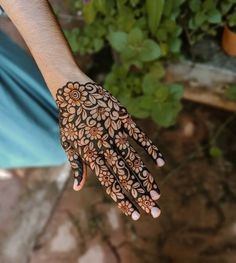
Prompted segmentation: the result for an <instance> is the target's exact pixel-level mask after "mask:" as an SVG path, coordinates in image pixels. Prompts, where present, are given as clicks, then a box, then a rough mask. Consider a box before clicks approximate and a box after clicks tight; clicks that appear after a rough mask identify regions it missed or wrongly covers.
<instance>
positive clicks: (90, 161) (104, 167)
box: [56, 82, 164, 220]
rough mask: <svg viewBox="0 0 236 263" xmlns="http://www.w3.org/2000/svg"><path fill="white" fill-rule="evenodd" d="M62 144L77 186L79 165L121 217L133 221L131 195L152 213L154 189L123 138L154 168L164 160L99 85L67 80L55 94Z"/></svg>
mask: <svg viewBox="0 0 236 263" xmlns="http://www.w3.org/2000/svg"><path fill="white" fill-rule="evenodd" d="M56 103H57V106H58V108H59V125H60V135H61V144H62V146H63V148H64V150H65V151H66V153H67V155H68V160H69V161H70V163H71V167H72V169H73V172H74V177H75V179H76V183H77V185H79V184H80V182H81V180H82V179H83V173H84V167H85V166H84V165H85V164H86V165H88V166H89V167H90V168H91V169H92V170H93V171H94V173H95V174H96V176H97V177H98V180H99V181H100V183H101V184H102V185H103V186H104V187H105V189H106V192H107V194H108V195H110V196H111V198H112V199H113V200H114V201H115V202H117V203H118V207H119V208H120V209H121V210H122V212H123V213H124V214H125V215H129V216H132V218H133V219H134V220H136V219H138V217H139V212H138V209H137V208H136V206H135V205H134V203H133V202H132V201H131V200H130V199H129V198H128V196H127V195H128V194H130V195H131V196H132V197H133V198H134V200H135V202H136V203H137V204H138V205H139V207H141V208H142V209H143V210H144V211H145V212H147V213H150V212H152V210H153V209H152V208H155V209H157V207H158V206H157V204H156V203H155V200H157V199H158V198H159V193H160V191H159V189H158V186H157V184H156V183H155V182H154V178H153V177H152V175H151V174H150V172H149V171H148V169H147V168H146V167H145V165H144V163H143V162H142V160H141V158H140V157H139V155H138V154H137V152H136V151H135V149H134V148H133V147H132V146H131V145H130V144H129V142H128V136H130V137H131V138H133V139H134V140H135V141H136V142H137V143H138V144H140V145H141V146H142V147H143V148H144V149H145V150H146V152H147V153H148V154H149V155H150V156H151V157H152V159H153V160H154V161H155V162H156V163H157V165H159V166H162V165H163V164H164V160H163V157H162V154H161V153H160V152H159V150H158V148H157V147H156V146H155V145H153V143H152V141H151V140H150V139H149V138H148V137H147V136H146V135H145V134H144V133H143V132H142V131H141V130H140V128H138V127H137V125H136V124H135V122H134V121H133V120H132V118H131V116H130V115H129V114H128V112H127V110H126V109H125V108H124V107H123V106H122V105H121V104H120V102H119V101H118V100H117V99H116V98H115V97H113V96H112V95H111V94H110V93H109V92H108V91H106V90H105V89H104V88H103V87H102V86H100V85H98V84H96V83H92V82H88V83H86V84H80V83H78V82H68V83H67V84H66V85H65V86H63V87H62V88H59V89H58V90H57V94H56Z"/></svg>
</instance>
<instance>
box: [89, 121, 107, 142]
mask: <svg viewBox="0 0 236 263" xmlns="http://www.w3.org/2000/svg"><path fill="white" fill-rule="evenodd" d="M102 132H103V128H102V127H101V124H100V123H98V124H97V126H94V127H89V126H88V127H85V134H86V135H87V138H90V139H91V140H94V139H100V138H101V135H102Z"/></svg>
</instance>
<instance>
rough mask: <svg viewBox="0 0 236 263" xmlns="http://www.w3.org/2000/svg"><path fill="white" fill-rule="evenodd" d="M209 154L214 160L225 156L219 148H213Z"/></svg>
mask: <svg viewBox="0 0 236 263" xmlns="http://www.w3.org/2000/svg"><path fill="white" fill-rule="evenodd" d="M209 154H210V156H211V157H213V158H219V157H222V155H223V153H222V151H221V149H220V148H219V147H217V146H212V147H211V148H210V150H209Z"/></svg>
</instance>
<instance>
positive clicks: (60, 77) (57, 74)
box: [44, 65, 93, 98]
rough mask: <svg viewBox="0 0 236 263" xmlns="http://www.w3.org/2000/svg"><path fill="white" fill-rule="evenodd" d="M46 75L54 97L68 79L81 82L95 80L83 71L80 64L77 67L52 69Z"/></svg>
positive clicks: (45, 77) (46, 80)
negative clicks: (79, 66)
mask: <svg viewBox="0 0 236 263" xmlns="http://www.w3.org/2000/svg"><path fill="white" fill-rule="evenodd" d="M46 75H47V76H44V79H45V82H46V84H47V86H48V88H49V90H50V92H51V94H52V96H53V97H54V98H56V93H57V90H58V89H59V88H61V87H62V86H64V85H65V84H66V83H67V82H68V81H71V82H74V81H78V82H79V83H82V84H83V83H86V82H93V81H92V79H90V78H89V77H88V76H87V75H86V74H85V73H83V72H82V71H81V70H80V69H79V68H78V66H77V65H76V67H69V66H67V67H62V68H61V69H59V70H52V71H48V72H47V73H46Z"/></svg>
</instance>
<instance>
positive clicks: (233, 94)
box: [225, 84, 236, 100]
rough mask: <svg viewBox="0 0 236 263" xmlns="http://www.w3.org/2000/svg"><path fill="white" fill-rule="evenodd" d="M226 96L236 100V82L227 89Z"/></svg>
mask: <svg viewBox="0 0 236 263" xmlns="http://www.w3.org/2000/svg"><path fill="white" fill-rule="evenodd" d="M225 96H226V97H227V98H228V99H231V100H236V84H234V85H229V86H228V87H227V88H226V90H225Z"/></svg>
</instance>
